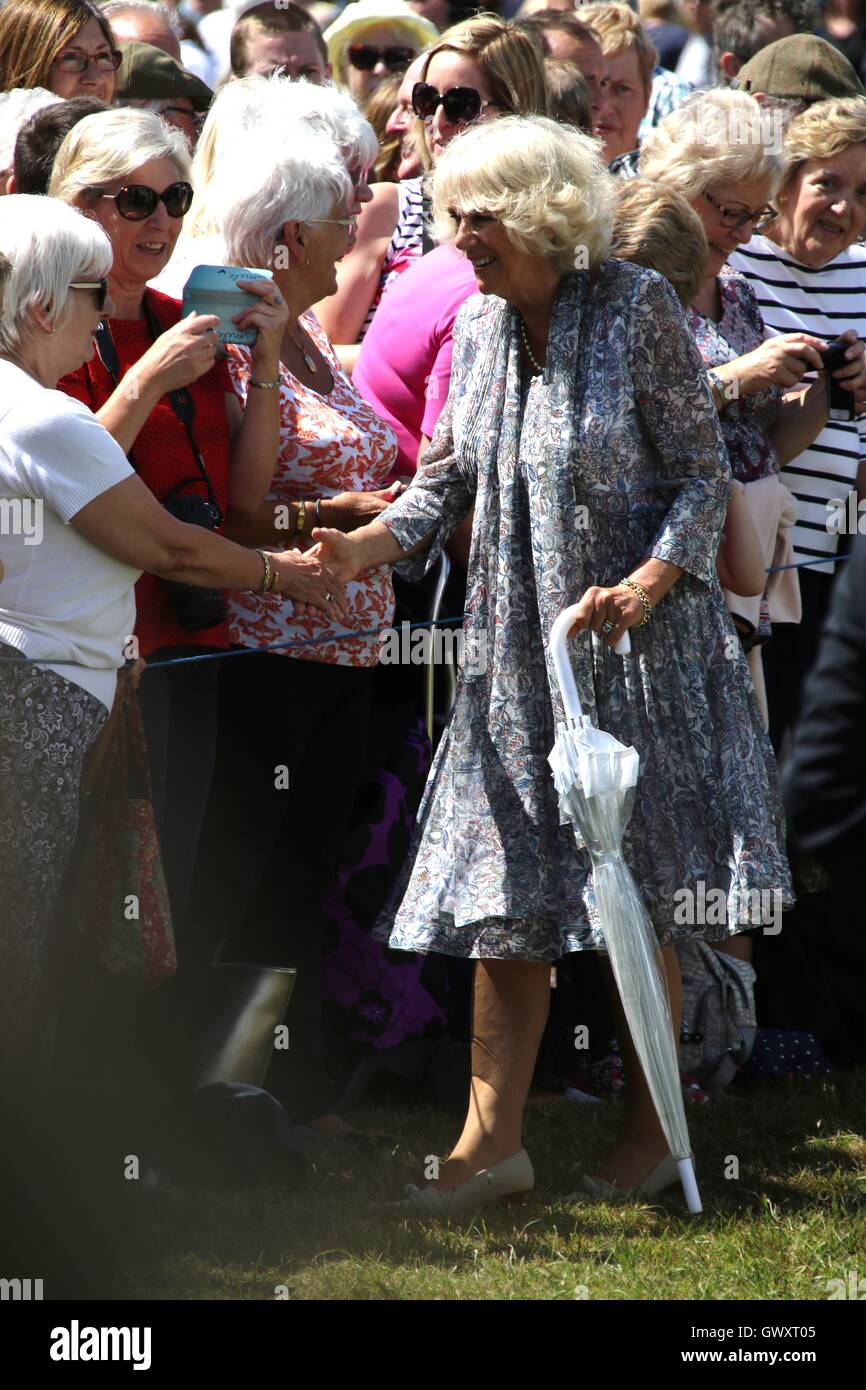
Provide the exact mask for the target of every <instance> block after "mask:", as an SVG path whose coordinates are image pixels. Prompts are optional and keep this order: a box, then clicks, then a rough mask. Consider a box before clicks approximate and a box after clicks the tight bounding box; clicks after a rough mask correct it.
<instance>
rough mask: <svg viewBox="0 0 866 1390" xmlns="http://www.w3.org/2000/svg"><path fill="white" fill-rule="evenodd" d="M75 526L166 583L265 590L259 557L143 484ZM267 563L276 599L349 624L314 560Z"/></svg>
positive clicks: (335, 589)
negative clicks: (176, 511)
mask: <svg viewBox="0 0 866 1390" xmlns="http://www.w3.org/2000/svg"><path fill="white" fill-rule="evenodd" d="M72 525H73V526H74V527H75V529H76V530H77V531H79V532H80V533H81V534H82V535H83V536H86V538H87V539H88V540H89V541H90V542H91V543H92V544H93V545H95V546H97V547H98V548H99V549H100V550H103V551H104V552H105V553H106V554H107V555H112V556H113V557H114V558H115V559H116V560H121V561H122V562H123V563H124V564H127V565H130V566H131V567H132V568H134V569H141V570H147V571H148V572H149V573H150V574H155V575H158V576H159V578H160V579H175V580H181V581H183V582H184V583H186V584H202V585H212V586H213V587H214V588H218V589H257V588H259V586H260V585H261V583H262V578H263V573H264V566H263V563H262V558H261V556H260V555H257V554H256V552H255V551H254V550H247V549H245V548H244V547H243V546H240V545H235V544H234V542H233V541H228V540H225V539H224V538H223V537H222V536H218V535H216V533H215V532H213V531H207V530H205V528H204V527H202V526H190V525H187V523H186V522H183V521H178V520H177V519H176V518H175V517H173V516H171V515H170V514H169V513H168V512H167V511H166V510H165V509H164V508H163V507H161V506H160V505H159V503H158V502H157V500H156V498H155V497H154V495H153V493H152V492H151V491H150V490H149V488H147V487H145V485H144V483H143V482H142V481H141V479H140V478H138V477H135V478H127V479H125V481H124V482H122V483H115V485H114V487H111V488H108V490H107V491H106V492H103V493H102V494H101V495H100V496H99V497H96V498H94V500H93V501H92V502H89V503H88V504H87V506H86V507H82V508H81V510H80V511H79V512H77V513H76V515H75V516H74V517H73V518H72ZM383 529H384V528H383ZM269 559H270V561H271V564H272V566H273V567H274V569H276V571H277V574H278V583H277V585H276V588H275V592H277V593H282V594H287V595H288V596H289V597H291V598H293V599H298V600H300V601H302V602H305V603H314V604H315V605H316V607H318V608H321V610H322V612H324V613H327V615H328V616H329V617H332V618H337V617H343V616H345V614H346V609H345V605H344V600H343V594H342V585H341V584H340V582H339V579H338V577H337V576H336V575H332V574H329V573H328V572H327V571H326V568H325V566H323V564H322V563H321V561H320V560H318V558H317V557H316V556H309V555H301V554H299V553H298V552H297V551H287V552H286V553H285V554H282V555H270V556H269ZM326 593H330V594H331V595H332V598H331V600H326V599H325V597H324V595H325V594H326Z"/></svg>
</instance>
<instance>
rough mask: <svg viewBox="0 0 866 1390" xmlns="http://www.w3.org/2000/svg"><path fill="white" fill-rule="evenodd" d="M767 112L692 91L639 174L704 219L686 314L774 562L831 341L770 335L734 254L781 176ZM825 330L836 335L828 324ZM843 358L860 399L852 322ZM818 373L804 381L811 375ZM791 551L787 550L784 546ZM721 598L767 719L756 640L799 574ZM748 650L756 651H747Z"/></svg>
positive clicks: (863, 389) (862, 390)
mask: <svg viewBox="0 0 866 1390" xmlns="http://www.w3.org/2000/svg"><path fill="white" fill-rule="evenodd" d="M763 116H764V113H763V112H762V109H761V107H760V106H759V105H758V103H757V102H756V101H755V99H754V97H750V96H748V95H747V94H746V93H745V92H735V91H727V90H723V91H717V92H708V93H706V94H704V95H700V96H696V97H693V98H691V99H690V100H689V101H687V102H686V103H685V104H684V105H683V106H681V107H680V108H679V110H677V111H675V112H673V113H672V114H671V115H670V116H666V117H665V119H664V120H663V121H662V122H661V124H660V125H659V126H658V128H657V129H656V130H654V131H652V132H651V133H650V135H649V136H648V137H647V139H646V141H645V142H644V146H643V149H642V151H641V159H640V173H641V175H643V176H645V177H647V178H649V179H654V180H657V181H658V182H660V183H664V184H667V185H668V186H670V187H672V188H675V189H676V190H677V191H678V192H679V193H682V194H683V195H684V196H685V197H686V198H687V199H688V201H689V203H690V204H691V206H692V207H693V208H694V210H695V212H696V213H697V214H698V216H699V217H700V219H701V222H702V223H703V226H704V231H705V232H706V234H707V240H708V242H709V247H710V259H709V261H708V263H707V271H706V276H705V279H704V283H703V285H702V287H701V289H700V291H699V293H698V295H697V297H696V298H695V301H694V304H693V305H692V308H691V314H690V322H691V327H692V332H693V333H694V335H695V340H696V342H697V344H698V349H699V351H700V354H701V357H702V358H703V361H704V364H705V366H706V367H707V368H708V376H709V381H710V384H711V388H712V391H713V395H714V398H715V401H716V405H717V408H718V410H719V417H720V422H721V426H722V434H723V435H724V439H725V444H726V445H727V449H728V457H729V458H730V461H731V471H732V473H733V476H734V479H735V481H736V482H737V483H738V484H739V485H742V487H743V489H744V499H745V504H746V507H747V509H748V510H749V512H750V514H751V515H752V516H753V518H754V520H755V522H756V525H757V526H758V528H759V533H760V534H761V537H762V549H763V550H764V553H765V556H766V561H767V563H768V564H769V563H772V560H773V556H774V554H775V551H776V546H777V544H778V539H779V534H780V530H781V529H787V525H788V524H789V518H788V511H789V509H790V507H791V499H790V496H789V494H788V492H787V490H786V488H785V487H784V478H787V476H788V474H787V472H785V473H784V474H783V475H782V477H780V473H779V470H780V468H781V469H785V467H786V465H787V464H790V463H792V462H793V461H795V460H796V459H797V458H798V457H799V456H800V455H801V454H802V452H803V450H804V449H806V448H808V447H809V446H810V445H811V444H812V442H813V440H814V439H815V438H816V436H817V435H818V434H819V433H820V431H822V430H823V429H824V428H825V426H826V424H827V411H828V385H827V374H826V373H824V372H822V370H821V368H822V361H821V352H822V350H823V349H825V348H826V347H827V339H826V338H825V337H822V336H820V335H819V334H817V333H816V332H815V331H814V329H813V324H814V319H809V320H805V321H804V322H803V325H802V328H799V329H798V330H797V331H795V332H789V333H782V334H778V335H774V336H772V337H769V338H768V337H767V331H766V328H765V325H764V321H763V318H762V317H761V310H760V308H759V306H758V302H757V299H756V296H755V292H754V289H753V288H752V286H751V285H750V284H749V281H748V280H747V279H746V277H745V276H744V275H742V274H741V273H739V272H738V271H735V270H733V269H732V268H731V266H730V264H729V258H730V257H731V256H732V255H733V254H734V253H735V252H736V251H737V249H738V247H740V246H741V245H743V244H744V243H746V242H748V241H749V240H750V238H751V237H752V235H753V234H755V233H760V232H764V231H767V230H769V229H771V228H772V227H773V226H774V224H775V221H776V211H775V208H774V207H773V206H772V200H773V198H774V197H775V195H776V193H777V191H778V188H779V185H780V184H781V182H782V178H783V176H784V173H785V159H784V157H783V154H782V150H781V148H780V147H779V146H778V145H774V144H773V143H772V142H769V141H768V140H767V138H766V136H767V130H766V123H765V121H764V119H763ZM831 336H833V337H835V333H832V334H831ZM845 337H846V340H847V344H848V346H847V354H846V355H847V359H848V360H847V364H846V365H845V366H844V367H842V368H841V369H839V371H838V372H837V376H838V377H839V379H840V380H845V381H847V382H848V384H849V388H850V389H853V390H854V393H855V395H859V396H861V397H864V398H866V368H864V359H863V344H862V343H861V342H860V341H859V340H858V337H857V333H856V332H854V331H853V330H849V331H848V332H847V333H846V335H845ZM815 371H817V372H818V373H819V375H818V377H817V378H815V377H813V378H812V380H811V381H809V382H806V381H805V378H806V375H807V373H813V372H815ZM788 554H789V555H790V548H789V549H788ZM728 607H729V609H730V611H731V613H732V614H733V617H734V622H735V625H736V626H737V629H738V631H739V632H740V633H741V636H742V637H743V639H744V642H745V644H746V646H747V648H748V649H749V651H750V666H751V669H752V673H753V677H754V679H755V682H756V688H757V691H758V695H759V699H760V701H761V704H762V708H763V709H764V712H765V717H766V702H765V698H764V691H763V680H762V674H761V673H762V665H761V660H760V651H759V646H760V645H761V644H763V643H765V642H766V641H767V640H768V638H769V636H770V621H769V618H770V616H772V615H773V614H774V613H775V615H776V616H779V615H780V614H782V613H784V614H786V615H787V616H788V619H789V621H796V619H797V618H798V617H799V614H800V599H799V587H798V585H797V580H796V577H795V574H794V573H793V572H792V571H786V572H785V574H784V579H783V580H781V581H780V579H779V577H776V579H775V580H774V582H773V583H772V584H771V585H770V586H769V591H768V592H767V593H765V596H764V600H763V602H756V601H755V600H748V599H743V598H742V597H741V596H739V595H737V594H734V593H729V594H728ZM751 653H754V655H751Z"/></svg>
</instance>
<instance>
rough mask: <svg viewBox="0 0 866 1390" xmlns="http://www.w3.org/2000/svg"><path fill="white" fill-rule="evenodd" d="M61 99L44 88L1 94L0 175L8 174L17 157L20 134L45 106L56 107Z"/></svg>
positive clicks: (22, 88) (14, 89) (22, 89)
mask: <svg viewBox="0 0 866 1390" xmlns="http://www.w3.org/2000/svg"><path fill="white" fill-rule="evenodd" d="M59 101H60V97H58V96H55V94H54V93H53V92H49V91H46V89H45V88H44V87H13V88H12V90H11V91H10V92H0V174H3V173H8V172H9V170H10V169H11V168H12V164H13V160H14V156H15V141H16V140H17V139H18V132H19V130H20V129H21V127H22V126H23V125H26V123H27V121H29V120H30V117H31V116H35V115H36V112H37V111H41V110H42V108H43V107H45V106H56V105H57V104H58V102H59Z"/></svg>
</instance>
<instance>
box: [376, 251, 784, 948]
mask: <svg viewBox="0 0 866 1390" xmlns="http://www.w3.org/2000/svg"><path fill="white" fill-rule="evenodd" d="M547 351H548V357H547V367H546V369H545V372H544V374H543V376H538V377H535V378H533V379H532V381H531V382H530V384H529V387H528V390H527V392H526V394H525V401H524V398H523V394H522V390H521V386H522V384H525V375H524V373H523V369H522V367H521V361H520V351H519V338H518V319H517V314H516V311H515V310H514V309H513V308H512V307H511V306H510V305H508V304H507V303H505V302H504V301H503V300H500V299H497V298H494V297H489V298H484V297H481V296H473V297H472V298H471V299H469V300H468V301H467V304H466V305H465V306H464V308H463V310H462V311H461V314H460V317H459V319H458V322H457V326H456V330H455V352H454V370H453V375H452V382H451V391H450V394H449V398H448V402H447V403H446V406H445V409H444V411H443V413H442V416H441V418H440V421H439V425H438V427H437V429H436V434H435V436H434V439H433V442H432V445H431V448H430V451H429V452H428V454H427V455H426V458H425V462H424V465H423V466H422V467H421V468H420V469H419V471H418V474H417V476H416V478H415V481H414V483H413V485H412V487H411V488H410V489H409V490H408V491H407V493H405V494H404V496H403V497H401V498H400V499H398V500H397V501H396V502H395V503H394V504H393V505H392V506H391V507H389V508H388V510H387V511H385V512H383V513H382V516H381V518H380V519H381V520H382V521H383V522H384V523H385V525H386V526H387V527H388V528H389V529H390V531H391V532H392V534H393V536H394V537H395V539H396V540H397V541H398V542H399V544H400V545H401V546H402V547H403V548H404V549H409V548H411V547H412V546H413V545H416V544H417V543H419V542H420V541H422V540H423V539H425V538H427V537H430V536H431V534H432V537H433V540H432V545H431V547H430V548H429V549H428V550H427V552H426V553H425V554H422V555H420V556H417V557H414V558H413V559H411V560H407V561H406V562H405V563H404V564H403V565H402V566H401V567H400V568H401V569H402V570H403V572H405V573H406V574H407V577H409V578H411V577H413V575H417V574H418V573H419V572H423V570H424V568H425V566H430V565H431V564H432V563H434V562H435V559H436V556H437V555H438V553H439V550H440V548H441V545H442V544H443V543H444V541H445V540H446V539H447V538H448V537H449V536H450V534H451V533H452V532H453V531H454V529H455V527H456V526H457V524H458V523H459V521H460V520H461V519H462V518H463V517H464V516H465V515H466V513H467V512H468V511H469V509H470V507H472V506H473V505H474V507H475V517H474V523H473V538H472V548H471V554H470V560H469V572H468V592H467V604H466V609H467V612H466V649H467V653H469V652H472V653H474V654H477V655H478V656H480V655H481V654H482V653H484V652H485V650H486V661H484V660H473V661H471V662H470V660H469V658H468V656H467V661H466V664H465V666H464V668H463V671H462V673H461V678H460V682H459V687H458V694H457V699H456V703H455V707H454V711H453V714H452V717H451V721H450V724H449V727H448V729H447V731H446V733H445V736H444V737H443V739H442V742H441V743H440V746H439V749H438V751H437V755H436V759H435V762H434V765H433V767H432V769H431V773H430V778H429V780H428V784H427V788H426V791H425V796H424V800H423V802H422V805H421V808H420V811H419V819H418V824H417V826H416V830H415V835H414V840H413V844H412V847H411V850H410V854H409V856H408V861H407V863H406V865H405V867H404V871H403V874H402V876H401V878H400V880H399V881H398V883H397V885H396V889H395V892H394V894H393V896H392V899H391V901H390V903H389V905H388V907H387V908H386V910H385V912H384V913H383V914H382V916H381V917H380V919H379V922H378V923H377V926H376V929H375V934H376V935H377V936H379V937H380V938H381V939H387V940H389V942H390V945H391V946H393V947H397V948H400V949H403V950H413V951H439V952H443V953H445V954H450V955H456V956H464V957H494V958H513V959H536V960H555V959H556V958H558V957H559V956H561V955H562V954H564V953H565V952H569V951H577V950H581V949H585V948H594V949H603V948H604V941H603V935H602V933H601V931H600V928H599V922H598V914H597V910H596V904H595V897H594V892H593V882H592V870H591V865H590V861H589V856H588V853H587V851H586V849H585V847H582V846H580V845H579V843H578V842H577V841H576V840H575V837H574V834H573V831H572V829H571V827H569V826H564V825H562V824H561V823H560V811H559V805H558V801H557V797H556V793H555V790H554V787H553V782H552V778H551V774H550V768H549V766H548V763H547V755H548V754H549V752H550V750H551V748H552V746H553V741H554V737H555V725H556V722H557V720H561V719H562V718H563V709H562V703H561V700H560V696H559V690H558V686H557V683H556V678H555V675H554V673H553V669H552V665H551V663H550V660H549V656H548V653H547V639H548V635H549V632H550V629H551V626H552V624H553V621H554V619H555V618H556V617H557V616H558V614H559V613H560V612H561V611H562V609H563V608H564V607H566V606H567V605H568V604H571V603H574V602H575V601H576V600H577V599H578V598H580V597H581V596H582V595H583V593H584V591H585V590H586V589H587V588H588V587H589V586H590V585H592V584H600V585H612V584H616V583H618V581H619V580H620V579H621V578H622V576H623V575H625V574H628V573H629V572H630V571H631V570H632V569H633V568H634V567H635V566H636V565H638V564H639V563H640V562H641V561H642V560H643V559H644V558H646V557H648V556H654V557H657V558H660V559H662V560H667V561H670V562H671V563H672V564H675V565H678V566H680V567H681V568H682V569H683V571H684V573H683V575H682V576H681V578H680V579H679V580H678V582H677V583H676V585H675V586H674V588H673V589H672V590H671V591H670V593H669V594H668V595H667V596H666V597H665V598H664V599H663V600H662V601H661V602H660V603H659V604H658V606H657V609H656V611H655V612H654V614H653V617H652V620H651V622H650V623H649V624H648V625H647V626H646V627H637V628H632V629H631V634H630V635H631V639H632V651H631V654H630V655H629V656H627V657H625V658H622V657H619V656H617V655H616V654H615V653H614V652H613V651H612V650H611V649H610V648H609V647H608V646H606V645H605V644H604V643H603V642H601V641H600V639H599V638H598V637H596V636H593V635H590V634H583V635H582V636H581V637H580V639H579V640H578V641H576V642H573V643H572V644H571V647H570V651H571V660H572V665H573V668H574V672H575V678H576V681H577V686H578V689H579V691H580V692H581V698H582V700H583V704H584V709H585V712H586V713H587V714H589V715H590V717H591V718H592V720H593V722H594V723H596V724H597V725H598V726H599V727H601V728H603V729H607V730H609V731H610V732H611V733H613V734H614V735H615V736H616V737H617V738H618V739H620V740H621V741H622V742H623V743H625V744H633V745H634V746H635V747H636V748H637V750H638V752H639V753H640V758H641V775H640V779H639V782H638V786H637V792H636V797H635V804H634V810H633V813H632V817H631V820H630V823H629V826H628V829H627V832H626V836H625V841H624V852H625V855H626V858H627V860H628V862H629V864H630V865H631V868H632V870H633V872H634V874H635V876H636V879H637V882H638V884H639V885H640V888H641V890H642V892H643V895H644V898H645V901H646V904H647V907H648V910H649V912H650V916H651V917H652V920H653V923H654V925H655V927H656V930H657V932H658V935H659V939H660V941H661V942H663V943H665V944H668V943H671V942H673V941H675V940H677V939H680V938H688V937H691V936H694V935H699V936H703V937H705V938H707V939H714V938H716V939H718V938H723V937H724V936H726V935H728V934H733V933H735V932H736V931H738V930H742V922H743V921H744V920H748V921H749V922H750V923H751V924H757V921H760V920H766V919H762V918H761V917H758V918H757V919H756V918H755V917H754V907H755V904H756V903H757V902H758V901H760V900H759V899H758V898H755V897H753V896H751V894H750V892H749V891H748V890H752V891H754V890H769V893H770V894H772V893H773V891H774V890H776V891H777V893H778V895H779V898H778V901H781V902H787V901H790V896H791V884H790V875H789V871H788V866H787V861H786V859H785V853H784V827H783V818H782V810H781V803H780V799H779V794H778V786H777V770H776V766H775V763H774V760H773V755H772V750H771V748H770V744H769V741H768V739H767V737H766V735H765V733H764V730H763V727H762V725H761V720H760V715H759V712H758V707H757V705H756V703H755V700H754V696H753V694H752V688H751V683H750V680H749V672H748V667H747V665H746V662H745V659H744V657H743V656H742V653H741V651H740V648H739V644H738V643H737V641H736V634H735V633H734V629H733V627H732V625H731V622H730V619H729V617H728V614H727V612H726V609H725V605H724V600H723V597H722V593H721V589H720V587H719V582H718V579H717V576H716V569H715V560H716V552H717V549H718V544H719V539H720V535H721V528H722V523H723V519H724V515H725V510H726V507H727V502H728V497H729V493H730V487H731V482H730V476H731V475H730V465H729V463H728V459H727V455H726V452H725V447H724V443H723V441H722V437H721V434H720V431H719V424H718V419H717V415H716V411H715V409H714V407H713V403H712V400H711V397H710V393H709V389H708V387H707V384H706V381H705V378H704V372H703V367H702V364H701V360H700V357H699V355H698V352H697V349H696V347H695V344H694V341H693V339H692V337H691V335H690V333H689V330H688V325H687V323H686V321H685V318H684V315H683V312H682V309H681V308H680V306H679V302H678V301H677V299H676V297H675V295H674V293H673V291H672V290H671V288H670V286H669V285H668V283H667V281H666V280H664V279H663V278H662V277H661V276H659V275H657V274H655V273H654V272H653V271H648V270H643V269H641V268H640V267H638V266H634V265H631V264H629V263H627V262H621V261H606V262H605V263H604V264H603V265H602V267H601V268H600V270H599V272H598V275H597V278H596V281H595V284H594V286H593V285H591V283H590V279H589V276H588V274H587V273H585V272H583V273H578V274H571V275H567V276H565V277H564V279H563V280H562V282H561V285H560V290H559V293H558V296H557V299H556V303H555V305H554V310H553V315H552V319H551V324H550V333H549V338H548V350H547ZM701 883H703V885H704V887H703V890H702V889H701V888H700V884H701ZM712 888H716V889H721V890H722V893H723V895H724V900H725V901H726V904H727V920H726V921H725V922H723V923H722V924H721V925H714V924H712V923H711V924H709V925H702V924H701V922H700V920H698V921H697V923H694V922H692V924H689V923H688V922H686V923H683V921H682V917H683V912H682V910H681V909H682V906H683V902H684V899H683V897H682V890H687V891H689V892H690V893H691V894H692V899H693V901H694V902H695V903H698V902H699V901H700V900H701V892H702V891H703V893H704V895H705V898H708V894H709V890H710V889H712ZM767 901H768V902H769V901H770V898H769V896H768V898H767ZM773 901H774V902H775V901H776V899H773ZM747 914H751V915H750V916H748V917H747ZM686 915H687V916H688V915H689V914H688V913H686ZM691 915H692V917H693V918H694V917H697V918H700V915H701V914H700V913H699V912H695V913H693V914H691Z"/></svg>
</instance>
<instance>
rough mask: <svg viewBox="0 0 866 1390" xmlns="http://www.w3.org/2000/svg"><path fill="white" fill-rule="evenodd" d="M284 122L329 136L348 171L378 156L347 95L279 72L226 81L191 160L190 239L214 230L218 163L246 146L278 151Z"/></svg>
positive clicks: (370, 129) (373, 139)
mask: <svg viewBox="0 0 866 1390" xmlns="http://www.w3.org/2000/svg"><path fill="white" fill-rule="evenodd" d="M287 121H288V122H296V121H303V123H304V125H305V126H307V127H308V128H310V129H312V130H314V131H316V130H317V131H319V132H321V133H322V134H324V135H326V136H328V137H329V138H330V140H331V141H332V142H333V143H334V144H336V146H337V147H338V149H339V151H340V154H341V155H342V157H343V160H344V162H345V164H346V166H347V168H348V169H350V170H357V171H359V172H360V170H361V169H366V168H368V167H369V166H370V165H371V164H372V163H373V161H374V159H375V158H376V155H377V154H378V151H379V144H378V141H377V139H376V134H375V131H374V130H373V127H372V126H371V125H370V123H369V121H367V120H365V119H364V117H363V116H362V114H361V112H360V110H359V108H358V106H357V104H356V103H355V102H354V101H353V100H352V98H351V96H350V95H349V94H348V92H342V91H339V90H338V89H337V88H336V87H330V86H326V87H318V86H316V85H315V83H313V82H306V81H304V80H303V79H302V80H300V81H297V82H294V81H291V80H290V79H289V78H287V77H281V76H280V74H279V73H273V74H272V75H270V76H268V77H264V76H260V77H241V78H238V79H237V81H234V82H227V83H226V85H225V86H224V87H221V88H220V90H219V91H218V92H217V94H216V97H215V98H214V101H213V104H212V106H211V108H210V110H209V112H208V114H207V119H206V120H205V123H204V125H203V127H202V131H201V134H200V136H199V141H198V146H197V148H196V152H195V157H194V159H193V165H192V172H193V184H194V185H195V191H196V201H195V207H194V208H193V209H192V213H191V215H190V221H189V225H188V230H189V231H190V232H191V234H192V235H193V236H206V235H209V234H210V233H213V232H215V231H216V230H217V227H218V222H219V214H218V212H217V211H216V208H215V207H214V201H213V197H212V192H211V186H212V184H213V182H214V178H215V173H216V171H217V170H218V169H219V167H220V165H221V163H222V162H223V160H225V159H234V157H235V156H236V155H237V154H238V152H239V151H240V150H241V149H242V148H244V147H245V146H246V147H247V148H250V149H254V150H255V151H258V150H259V149H261V148H262V147H265V148H274V149H279V148H280V146H281V145H282V142H283V137H282V132H283V128H284V126H285V124H286V122H287ZM302 138H306V137H305V136H303V137H302Z"/></svg>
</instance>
